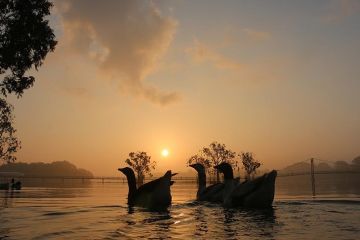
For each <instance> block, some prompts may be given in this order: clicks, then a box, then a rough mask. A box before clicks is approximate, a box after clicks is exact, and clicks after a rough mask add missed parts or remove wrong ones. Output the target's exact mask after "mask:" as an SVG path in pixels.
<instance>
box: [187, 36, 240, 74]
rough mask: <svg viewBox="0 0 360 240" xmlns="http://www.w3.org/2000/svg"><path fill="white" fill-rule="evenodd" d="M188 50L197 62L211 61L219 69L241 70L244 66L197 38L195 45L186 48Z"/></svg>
mask: <svg viewBox="0 0 360 240" xmlns="http://www.w3.org/2000/svg"><path fill="white" fill-rule="evenodd" d="M186 52H187V53H188V54H189V55H190V56H191V58H192V59H193V60H194V61H195V62H199V63H201V62H209V63H211V64H212V65H213V66H215V67H216V68H219V69H230V70H240V69H242V67H243V65H242V64H241V63H239V62H237V61H235V60H232V59H230V58H227V57H225V56H223V55H222V54H220V53H218V52H216V51H215V50H212V49H210V48H209V47H207V46H206V45H205V44H203V43H201V42H199V41H198V40H195V41H194V45H193V46H192V47H190V48H188V49H186Z"/></svg>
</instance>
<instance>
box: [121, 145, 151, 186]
mask: <svg viewBox="0 0 360 240" xmlns="http://www.w3.org/2000/svg"><path fill="white" fill-rule="evenodd" d="M125 163H127V164H128V165H129V166H130V167H131V168H132V169H134V171H135V172H136V175H137V183H138V185H142V184H143V183H144V181H145V174H149V175H150V176H152V174H151V169H155V165H156V162H155V161H151V157H150V156H148V155H147V153H146V152H131V153H129V158H128V159H126V160H125Z"/></svg>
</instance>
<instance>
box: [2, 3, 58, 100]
mask: <svg viewBox="0 0 360 240" xmlns="http://www.w3.org/2000/svg"><path fill="white" fill-rule="evenodd" d="M52 6H53V4H52V3H51V2H49V1H48V0H1V1H0V74H5V76H4V79H0V80H1V81H0V88H1V93H2V94H3V95H4V96H6V95H7V93H12V92H14V93H15V94H16V95H17V96H18V97H19V96H21V95H22V94H23V92H24V90H25V89H28V88H29V87H31V86H32V85H33V84H34V81H35V78H34V77H33V76H25V72H26V71H28V70H30V69H32V68H35V69H36V70H37V69H38V68H39V67H40V66H41V65H42V63H43V60H44V59H45V57H46V55H47V54H48V52H50V51H54V49H55V45H56V44H57V42H56V41H55V35H54V32H53V30H52V29H51V28H50V26H49V22H48V20H47V19H46V17H47V16H48V15H50V9H51V7H52Z"/></svg>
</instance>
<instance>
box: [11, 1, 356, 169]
mask: <svg viewBox="0 0 360 240" xmlns="http://www.w3.org/2000/svg"><path fill="white" fill-rule="evenodd" d="M50 20H51V25H52V26H53V27H54V28H55V30H56V35H57V39H58V41H59V43H58V45H57V48H56V50H55V52H54V53H51V54H49V55H48V57H47V59H46V61H45V63H44V65H43V66H42V67H41V68H40V70H39V72H36V73H35V75H36V83H35V85H34V87H33V88H32V89H30V90H28V91H27V92H25V94H24V96H23V97H22V98H21V99H15V98H11V102H12V103H13V104H14V106H15V115H16V126H17V129H18V136H19V138H20V139H21V141H22V146H23V147H22V149H21V150H20V151H19V153H18V160H19V161H26V162H35V161H44V162H51V161H58V160H68V161H70V162H73V163H74V164H76V165H77V166H78V167H82V168H86V169H89V170H90V171H92V172H93V173H94V174H95V175H107V176H114V175H117V174H118V173H117V171H116V169H117V168H118V167H120V166H123V165H124V160H125V159H126V157H127V154H128V153H129V152H131V151H138V150H141V151H147V152H148V153H149V154H150V155H151V156H152V158H153V159H154V160H156V161H157V163H158V164H157V167H158V168H157V171H165V170H166V169H174V170H175V171H187V169H186V164H185V163H186V160H187V158H188V157H190V156H191V155H192V154H194V153H196V152H197V151H198V150H199V149H200V148H201V147H203V146H206V145H208V144H209V143H211V142H212V141H218V142H222V143H225V144H226V145H227V146H228V147H230V148H231V149H232V150H234V151H239V152H240V151H252V152H254V153H255V155H256V157H257V158H258V159H259V160H260V161H261V162H262V163H263V164H264V168H266V169H271V168H281V167H284V166H286V165H288V164H290V163H293V162H297V161H303V160H305V159H307V158H309V157H312V156H314V157H319V158H322V159H328V160H351V159H353V158H354V157H355V156H357V155H359V154H360V124H359V122H360V108H359V106H358V105H359V104H358V103H359V98H358V93H359V89H360V81H359V76H360V66H359V63H360V46H359V44H358V43H359V42H360V28H359V27H358V23H359V22H360V4H359V3H358V1H351V0H348V1H340V0H338V1H316V3H314V2H313V1H299V2H296V3H294V2H286V1H285V2H284V1H273V2H272V3H271V4H270V3H268V2H266V3H264V2H263V1H226V2H224V1H206V2H205V1H196V2H191V3H190V2H186V1H182V0H172V1H166V2H165V1H136V0H134V1H130V0H126V1H116V0H111V1H106V4H105V3H104V2H103V1H94V0H91V1H90V0H77V1H71V0H62V1H56V2H55V8H54V9H53V14H52V16H51V19H50ZM163 148H168V149H169V150H170V155H169V156H168V157H167V158H163V157H161V154H160V152H161V150H162V149H163Z"/></svg>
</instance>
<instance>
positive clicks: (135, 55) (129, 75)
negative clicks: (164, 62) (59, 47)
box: [56, 0, 180, 105]
mask: <svg viewBox="0 0 360 240" xmlns="http://www.w3.org/2000/svg"><path fill="white" fill-rule="evenodd" d="M56 6H57V8H58V11H59V12H60V14H61V17H62V23H63V26H64V29H63V34H64V36H63V40H64V41H65V43H64V45H66V47H67V48H68V49H70V50H68V52H69V54H81V55H83V56H87V57H88V58H89V59H90V60H91V61H94V62H96V64H97V66H98V67H99V70H100V71H101V74H102V75H103V76H106V77H107V78H111V79H112V80H113V81H114V82H116V83H117V85H118V87H119V88H120V89H121V90H122V91H126V93H130V94H132V95H134V96H139V97H142V98H145V99H147V100H149V101H151V102H153V103H156V104H160V105H167V104H170V103H173V102H176V101H178V100H179V99H180V95H179V94H178V93H177V92H166V91H162V90H160V89H159V88H158V87H155V86H149V85H147V84H146V83H145V79H146V77H147V76H149V75H150V74H151V73H153V72H154V71H155V70H156V69H157V67H158V63H159V61H160V59H161V58H162V56H163V55H164V54H165V53H166V51H167V49H168V47H169V45H170V43H171V42H172V40H173V37H174V34H175V30H176V25H177V24H176V21H175V20H174V19H172V18H171V17H168V16H163V15H162V14H161V13H160V11H159V10H158V9H157V8H156V7H155V6H154V4H153V3H152V2H151V1H140V0H122V1H118V0H108V1H107V2H106V4H105V3H103V2H101V1H98V0H77V1H70V0H61V1H57V2H56Z"/></svg>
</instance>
